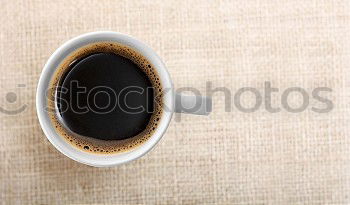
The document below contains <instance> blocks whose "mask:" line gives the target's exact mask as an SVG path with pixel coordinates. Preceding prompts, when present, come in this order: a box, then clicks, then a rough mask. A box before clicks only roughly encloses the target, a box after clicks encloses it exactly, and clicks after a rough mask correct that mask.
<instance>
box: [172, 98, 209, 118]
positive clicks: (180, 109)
mask: <svg viewBox="0 0 350 205" xmlns="http://www.w3.org/2000/svg"><path fill="white" fill-rule="evenodd" d="M211 110H212V100H211V97H204V96H195V95H184V94H179V93H176V94H175V112H177V113H189V114H195V115H209V113H210V112H211Z"/></svg>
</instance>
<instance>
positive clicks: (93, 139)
mask: <svg viewBox="0 0 350 205" xmlns="http://www.w3.org/2000/svg"><path fill="white" fill-rule="evenodd" d="M162 92H163V90H162V86H161V82H160V78H159V76H158V73H157V72H156V69H155V68H154V67H153V65H152V64H151V63H150V62H149V61H148V59H146V58H145V57H144V56H143V55H141V54H140V53H139V52H138V51H136V50H134V49H132V48H130V47H128V46H125V45H122V44H119V43H116V42H96V43H91V44H88V45H86V46H83V47H81V48H77V49H76V50H75V51H73V52H72V53H71V54H70V55H68V56H67V57H66V58H65V59H64V60H63V61H62V62H61V64H60V65H59V66H58V67H57V69H56V71H55V74H54V76H53V78H52V79H51V81H50V89H49V90H48V101H47V103H48V111H49V112H48V113H49V117H50V119H51V122H52V124H53V126H54V127H55V129H56V131H57V133H58V134H59V135H60V136H62V137H63V138H64V139H65V140H66V141H67V142H68V143H70V144H71V145H73V146H74V147H76V148H78V149H80V150H83V151H87V152H93V153H96V154H113V153H120V152H125V151H128V150H131V149H134V148H136V147H137V146H140V145H141V144H143V143H145V142H146V141H147V140H148V139H149V138H150V137H151V136H152V135H153V134H154V132H155V131H156V130H157V127H158V125H159V122H160V119H161V116H162V113H163V100H162V99H163V98H162V96H163V93H162Z"/></svg>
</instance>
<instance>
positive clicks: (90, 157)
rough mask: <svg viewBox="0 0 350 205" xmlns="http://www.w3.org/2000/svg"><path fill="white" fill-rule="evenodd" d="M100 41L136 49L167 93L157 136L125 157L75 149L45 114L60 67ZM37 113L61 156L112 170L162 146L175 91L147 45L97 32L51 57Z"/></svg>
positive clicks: (64, 46) (40, 85) (41, 84)
mask: <svg viewBox="0 0 350 205" xmlns="http://www.w3.org/2000/svg"><path fill="white" fill-rule="evenodd" d="M100 41H114V42H118V43H121V44H124V45H127V46H129V47H131V48H133V49H135V50H136V51H137V52H139V53H140V54H141V55H143V56H144V57H145V58H147V59H148V60H149V61H150V62H151V63H152V64H153V65H154V67H155V68H156V69H157V72H158V74H159V77H160V81H161V83H162V86H163V89H165V90H166V92H165V93H164V95H163V104H164V107H165V108H167V109H165V110H164V111H163V114H162V116H161V120H160V122H159V125H158V126H157V128H156V130H155V132H154V134H153V135H152V136H151V137H150V138H149V139H148V140H147V141H146V142H144V143H143V144H142V145H140V146H138V147H136V148H134V149H132V150H130V151H127V152H125V153H117V154H94V153H89V152H84V151H82V150H80V149H78V148H75V147H73V146H72V145H70V144H69V143H68V142H66V141H65V140H64V139H63V137H62V136H60V135H59V134H58V133H57V132H56V130H55V128H54V127H53V125H52V124H51V120H50V119H49V115H48V113H47V112H46V111H45V108H46V106H47V98H46V96H47V89H48V88H49V83H50V81H51V79H52V76H53V74H54V72H55V70H56V68H57V67H58V65H59V64H60V63H61V62H62V60H64V59H65V58H66V57H67V56H68V55H69V54H70V53H71V52H72V51H74V50H76V49H77V48H80V47H82V46H84V45H87V44H90V43H95V42H100ZM36 110H37V115H38V118H39V123H40V125H41V128H42V130H43V132H44V134H45V136H46V137H47V139H48V140H49V141H50V142H51V144H52V145H53V146H54V147H55V148H56V149H57V150H59V151H60V152H61V153H62V154H64V155H66V156H67V157H69V158H71V159H73V160H75V161H77V162H80V163H83V164H86V165H90V166H95V167H110V166H115V165H118V164H123V163H126V162H129V161H132V160H135V159H137V158H139V157H141V156H143V155H145V154H146V153H148V152H149V151H150V150H151V149H152V148H153V147H154V146H155V145H156V144H157V143H158V142H159V140H160V139H161V138H162V136H163V135H164V133H165V131H166V129H167V128H168V126H169V124H170V121H171V118H172V115H173V112H174V87H173V83H172V81H171V77H170V75H169V73H168V71H167V69H166V67H165V65H164V63H163V62H162V60H161V59H160V57H159V56H158V55H157V54H156V53H155V52H154V51H153V50H152V49H151V48H150V47H148V46H147V45H146V44H144V43H142V42H141V41H139V40H137V39H135V38H133V37H131V36H128V35H126V34H122V33H118V32H113V31H97V32H91V33H86V34H82V35H79V36H77V37H75V38H73V39H71V40H68V41H67V42H65V43H64V44H62V45H61V46H60V47H59V48H58V49H56V51H55V52H54V53H53V54H52V55H51V56H50V58H49V59H48V60H47V62H46V64H45V66H44V68H43V70H42V72H41V75H40V79H39V82H38V86H37V93H36Z"/></svg>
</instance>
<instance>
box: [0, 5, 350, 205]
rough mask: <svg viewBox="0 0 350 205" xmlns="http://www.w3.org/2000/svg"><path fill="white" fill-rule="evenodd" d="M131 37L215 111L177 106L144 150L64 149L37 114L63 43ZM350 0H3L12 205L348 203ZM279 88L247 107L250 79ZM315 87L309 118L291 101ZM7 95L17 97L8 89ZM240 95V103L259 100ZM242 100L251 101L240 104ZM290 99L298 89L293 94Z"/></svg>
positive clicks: (4, 166) (7, 198) (2, 187)
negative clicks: (124, 154) (321, 92)
mask: <svg viewBox="0 0 350 205" xmlns="http://www.w3.org/2000/svg"><path fill="white" fill-rule="evenodd" d="M98 30H112V31H118V32H122V33H125V34H129V35H132V36H134V37H136V38H138V39H140V40H141V41H143V42H145V43H146V44H148V45H149V46H150V47H152V48H153V49H154V50H155V51H156V52H157V53H158V54H159V55H160V56H161V57H162V59H163V60H164V62H165V64H166V66H167V68H168V70H169V72H170V73H171V76H172V78H173V81H174V84H175V86H176V87H178V88H181V87H194V88H196V89H198V90H199V91H201V92H202V93H203V94H205V91H206V83H207V82H211V83H212V86H213V87H227V88H228V89H229V90H230V91H231V93H232V99H231V101H232V103H231V104H228V105H227V106H229V107H230V108H231V111H230V112H226V111H225V96H224V94H223V92H215V93H214V95H213V113H212V114H211V115H210V116H208V117H202V116H193V115H175V116H174V119H173V121H172V124H171V125H170V127H169V129H168V131H167V133H166V134H165V136H164V137H163V139H162V140H161V142H160V143H159V144H158V145H157V146H156V148H155V149H154V150H153V151H151V152H150V153H149V154H148V155H146V156H145V157H143V158H141V159H139V160H136V161H134V162H131V163H129V164H125V165H122V166H118V167H114V168H93V167H88V166H85V165H82V164H79V163H76V162H74V161H72V160H70V159H68V158H67V157H65V156H63V155H62V154H60V153H59V152H58V151H57V150H55V148H54V147H53V146H52V145H51V144H50V143H49V142H48V141H47V139H46V137H45V136H44V134H43V132H42V130H41V128H40V125H39V123H38V119H37V116H36V110H35V91H36V86H37V82H38V79H39V76H40V72H41V70H42V68H43V66H44V64H45V62H46V61H47V59H48V58H49V56H50V55H51V54H52V53H53V52H54V50H55V49H56V48H57V47H58V46H59V45H61V44H62V43H63V42H65V41H67V40H68V39H70V38H72V37H75V36H77V35H79V34H82V33H86V32H90V31H98ZM349 33H350V2H349V1H348V0H310V1H306V0H287V1H281V0H245V1H242V0H232V1H231V0H220V1H209V0H208V1H199V0H187V1H164V0H155V1H153V0H152V1H151V0H148V1H136V0H121V1H115V0H105V1H100V0H96V1H90V0H75V1H71V0H60V1H44V0H32V1H19V0H18V1H17V0H13V1H10V0H5V1H2V2H1V6H0V69H1V75H0V86H1V89H0V106H1V108H2V111H3V110H4V109H6V110H16V109H19V108H21V106H26V107H23V108H24V109H25V110H24V111H23V112H21V113H19V114H16V115H9V114H4V113H3V112H1V113H0V160H1V162H0V203H4V204H20V203H25V204H67V203H110V204H119V203H120V204H155V203H156V204H202V203H208V204H333V203H334V204H348V203H350V195H349V193H350V136H349V135H350V134H349V133H350V94H349V93H350V35H349ZM265 81H269V82H271V85H272V86H273V87H276V88H278V89H279V92H277V93H275V94H274V95H273V96H274V97H273V98H272V104H273V105H274V106H277V107H281V109H282V110H281V111H280V112H278V113H269V112H267V111H266V110H265V109H264V105H262V106H261V107H260V109H258V110H257V111H255V112H253V113H243V112H241V111H240V110H238V109H237V107H236V106H235V105H234V103H233V96H234V94H235V93H236V92H237V90H238V89H240V88H242V87H254V88H256V89H257V90H259V91H261V92H262V91H263V90H264V82H265ZM295 86H298V87H302V88H304V89H305V90H306V91H307V92H308V93H311V91H312V90H313V89H314V88H316V87H329V88H331V89H332V90H333V91H332V92H331V93H330V94H329V93H328V95H327V93H326V94H325V96H327V98H329V99H331V100H332V102H333V104H334V109H333V110H332V111H331V112H329V113H323V114H320V113H315V112H313V111H312V109H311V108H312V106H316V107H321V106H322V104H320V102H319V101H316V100H315V99H314V98H312V96H311V94H310V105H309V106H308V107H307V109H306V110H305V111H303V112H301V113H290V112H287V111H286V110H285V109H283V108H282V106H281V102H280V96H281V93H282V91H284V90H285V89H287V88H289V87H295ZM9 93H10V94H9ZM244 96H245V97H243V95H242V105H244V106H246V107H251V106H252V105H254V102H255V98H254V96H252V95H250V94H249V93H245V94H244ZM243 102H244V104H243ZM288 102H289V103H290V105H291V106H298V105H300V102H301V99H300V95H297V94H296V95H290V97H289V101H288Z"/></svg>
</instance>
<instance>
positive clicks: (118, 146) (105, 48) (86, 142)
mask: <svg viewBox="0 0 350 205" xmlns="http://www.w3.org/2000/svg"><path fill="white" fill-rule="evenodd" d="M100 52H110V53H114V54H116V55H120V56H122V57H125V58H127V59H129V60H131V61H132V62H134V63H135V64H136V65H137V66H138V67H139V68H140V69H141V70H142V71H143V72H144V73H145V74H146V75H147V77H148V78H149V79H150V81H151V84H152V86H153V88H154V101H155V103H154V112H153V114H152V116H151V119H150V120H149V123H148V125H147V126H146V129H145V130H143V131H142V132H141V133H139V134H137V135H136V136H133V137H131V138H128V139H124V140H108V141H107V140H100V139H95V138H91V137H85V136H81V135H77V134H75V133H73V132H71V131H70V130H69V129H67V128H66V126H65V125H63V124H62V123H61V122H60V120H59V118H60V117H59V116H58V115H59V113H58V110H57V111H56V109H55V106H56V100H55V98H56V95H57V86H58V85H59V83H60V80H61V78H62V77H63V76H64V75H65V74H66V73H67V72H69V71H70V69H71V65H72V64H73V63H74V62H75V61H78V60H80V59H83V58H85V57H87V56H89V55H91V54H94V53H100ZM162 96H163V89H162V85H161V82H160V78H159V75H158V73H157V72H156V70H155V68H154V66H153V65H152V64H151V63H150V62H149V61H148V60H147V59H146V58H145V57H144V56H142V55H141V54H139V53H138V52H137V51H135V50H134V49H132V48H130V47H128V46H125V45H122V44H119V43H116V42H97V43H91V44H88V45H86V46H84V47H81V48H78V49H77V50H75V51H73V52H72V53H71V54H70V55H68V56H67V57H66V58H65V59H64V60H63V61H62V63H61V64H60V65H59V66H58V67H57V69H56V71H55V73H54V75H53V78H52V79H51V81H50V86H49V90H48V109H47V111H48V113H49V117H50V119H51V122H52V124H53V126H54V128H55V129H56V131H57V133H58V134H59V135H60V136H62V137H63V138H64V139H65V140H66V141H67V142H68V143H69V144H71V145H73V146H74V147H76V148H78V149H80V150H83V151H86V152H91V153H95V154H114V153H121V152H126V151H130V150H132V149H134V148H136V147H138V146H140V145H142V144H143V143H145V142H146V141H147V140H148V139H149V138H150V137H151V136H152V135H153V134H154V132H155V130H156V128H157V126H158V124H159V122H160V119H161V116H162V113H163V109H162V107H163V97H162Z"/></svg>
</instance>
